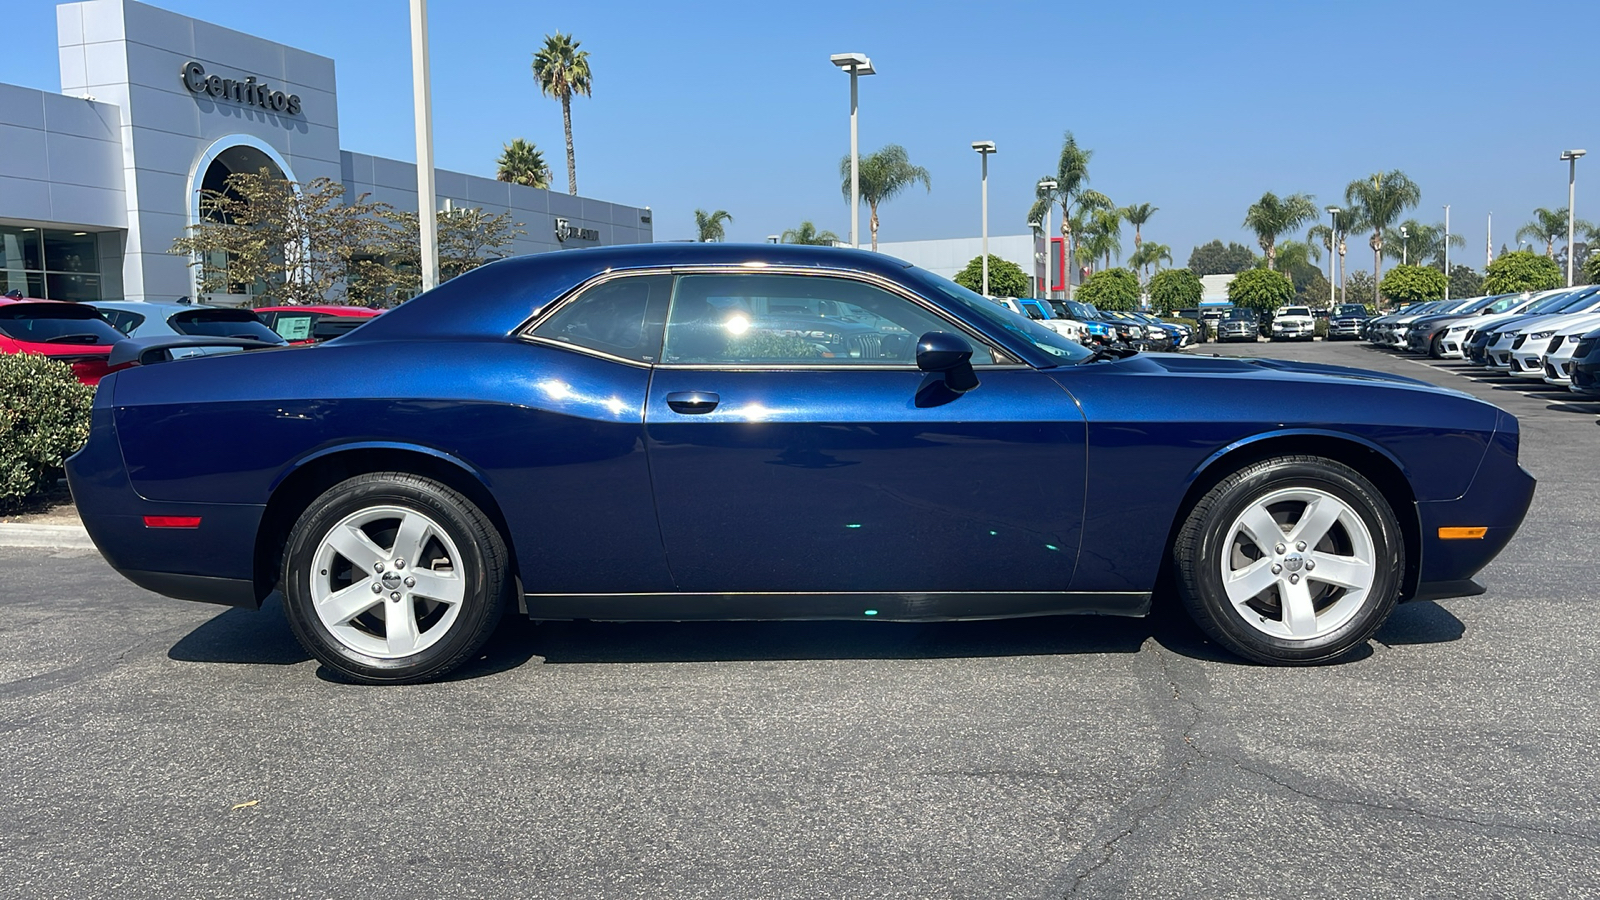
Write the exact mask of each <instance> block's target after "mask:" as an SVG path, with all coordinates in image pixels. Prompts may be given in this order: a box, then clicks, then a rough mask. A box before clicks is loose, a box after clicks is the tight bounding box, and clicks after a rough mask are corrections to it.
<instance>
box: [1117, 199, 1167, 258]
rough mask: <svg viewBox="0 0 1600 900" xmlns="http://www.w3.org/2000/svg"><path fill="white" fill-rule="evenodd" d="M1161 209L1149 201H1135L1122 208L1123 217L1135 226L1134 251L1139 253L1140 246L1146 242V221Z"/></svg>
mask: <svg viewBox="0 0 1600 900" xmlns="http://www.w3.org/2000/svg"><path fill="white" fill-rule="evenodd" d="M1159 210H1160V207H1156V206H1151V205H1150V204H1148V203H1134V204H1131V205H1129V206H1124V207H1123V208H1122V210H1121V212H1122V218H1123V219H1124V220H1125V221H1126V222H1127V223H1128V224H1129V225H1132V226H1133V252H1134V253H1138V252H1139V248H1140V247H1141V246H1142V245H1143V244H1144V234H1143V229H1144V223H1146V222H1148V221H1150V217H1151V216H1153V215H1155V214H1156V213H1157V212H1158V211H1159Z"/></svg>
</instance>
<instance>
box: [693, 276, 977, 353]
mask: <svg viewBox="0 0 1600 900" xmlns="http://www.w3.org/2000/svg"><path fill="white" fill-rule="evenodd" d="M930 331H950V332H959V331H960V329H958V328H957V327H956V326H954V325H952V324H950V323H949V322H946V321H944V320H943V319H940V318H939V317H938V316H936V315H934V314H933V313H931V312H928V311H927V310H925V309H923V308H922V307H920V306H918V305H917V304H915V303H912V302H911V301H909V300H906V299H905V298H903V297H899V296H896V295H895V294H891V293H889V292H888V291H885V290H882V289H880V288H876V287H873V286H872V285H869V284H863V283H862V282H859V281H852V280H850V279H846V278H836V277H831V276H826V275H744V274H737V275H735V274H728V275H683V276H680V277H679V278H678V289H677V292H676V293H675V294H674V295H673V298H672V313H671V315H670V316H668V318H667V339H666V349H665V350H664V351H663V352H662V359H663V361H664V362H667V363H680V364H688V365H694V364H703V365H740V364H744V365H762V364H777V365H841V366H849V365H900V366H915V365H916V364H917V339H918V338H920V337H921V336H922V335H924V334H926V333H927V332H930ZM993 361H994V358H993V356H992V355H991V354H990V352H989V350H988V348H987V347H984V346H983V345H982V344H979V343H976V342H974V343H973V352H972V362H973V364H974V365H984V364H989V363H992V362H993Z"/></svg>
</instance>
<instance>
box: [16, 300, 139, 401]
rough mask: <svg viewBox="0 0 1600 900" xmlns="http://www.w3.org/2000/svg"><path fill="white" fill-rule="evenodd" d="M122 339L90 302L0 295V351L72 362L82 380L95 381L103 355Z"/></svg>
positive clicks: (103, 367) (107, 369)
mask: <svg viewBox="0 0 1600 900" xmlns="http://www.w3.org/2000/svg"><path fill="white" fill-rule="evenodd" d="M122 339H123V335H122V332H120V331H117V330H116V329H115V328H112V327H111V325H110V324H109V323H107V322H106V320H105V319H102V318H100V314H99V313H98V312H96V311H95V309H94V307H91V306H79V305H78V304H76V303H62V302H60V301H57V300H29V299H22V300H16V299H11V298H7V297H0V353H37V354H39V355H41V356H48V357H50V358H51V359H57V360H60V361H61V362H64V363H68V364H70V365H71V366H72V373H73V374H74V375H76V376H78V380H79V381H81V382H83V383H84V384H99V383H100V379H101V377H102V376H104V375H106V374H108V373H109V372H110V371H111V369H110V367H108V366H107V365H106V357H108V356H110V355H111V345H112V344H115V343H116V342H117V341H120V340H122Z"/></svg>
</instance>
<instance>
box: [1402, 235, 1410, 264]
mask: <svg viewBox="0 0 1600 900" xmlns="http://www.w3.org/2000/svg"><path fill="white" fill-rule="evenodd" d="M1410 236H1411V235H1410V234H1409V233H1407V231H1406V227H1405V226H1404V225H1401V226H1400V265H1402V266H1404V265H1410V263H1411V257H1410V256H1409V255H1408V254H1407V253H1406V238H1408V237H1410Z"/></svg>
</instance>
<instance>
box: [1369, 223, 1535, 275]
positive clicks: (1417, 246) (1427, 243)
mask: <svg viewBox="0 0 1600 900" xmlns="http://www.w3.org/2000/svg"><path fill="white" fill-rule="evenodd" d="M1561 229H1562V233H1563V234H1564V233H1566V225H1565V223H1564V222H1563V224H1562V226H1561ZM1401 232H1404V234H1402V233H1401ZM1519 236H1520V235H1519ZM1444 245H1445V235H1444V225H1443V223H1438V222H1436V223H1434V224H1432V225H1425V224H1423V223H1421V222H1418V221H1417V220H1416V219H1407V220H1405V221H1404V222H1402V223H1400V227H1399V228H1390V229H1388V230H1387V231H1385V232H1384V233H1383V254H1384V255H1385V256H1387V257H1389V258H1390V259H1398V260H1402V261H1409V262H1410V263H1411V264H1412V265H1414V266H1420V265H1422V264H1424V263H1426V262H1429V261H1433V262H1436V263H1438V264H1439V265H1440V266H1443V265H1444ZM1466 245H1467V239H1466V238H1464V237H1462V236H1461V235H1459V234H1452V235H1450V246H1452V247H1465V246H1466Z"/></svg>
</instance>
